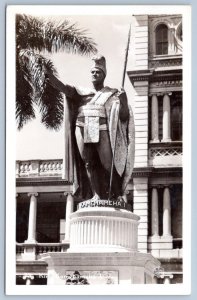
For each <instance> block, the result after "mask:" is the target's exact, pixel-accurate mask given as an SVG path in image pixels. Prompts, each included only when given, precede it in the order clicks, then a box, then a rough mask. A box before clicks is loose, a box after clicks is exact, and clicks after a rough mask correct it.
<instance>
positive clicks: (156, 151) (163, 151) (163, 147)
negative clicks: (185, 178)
mask: <svg viewBox="0 0 197 300" xmlns="http://www.w3.org/2000/svg"><path fill="white" fill-rule="evenodd" d="M182 156H183V150H182V143H181V142H171V143H154V144H149V164H150V166H151V165H152V166H159V165H163V166H164V165H165V166H168V165H169V166H171V165H174V166H181V165H182Z"/></svg>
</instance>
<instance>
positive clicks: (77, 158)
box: [47, 56, 134, 200]
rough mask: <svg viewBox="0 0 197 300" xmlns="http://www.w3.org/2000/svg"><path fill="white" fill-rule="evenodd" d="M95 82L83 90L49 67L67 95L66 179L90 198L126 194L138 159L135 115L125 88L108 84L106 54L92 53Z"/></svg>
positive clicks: (52, 79)
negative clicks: (135, 138)
mask: <svg viewBox="0 0 197 300" xmlns="http://www.w3.org/2000/svg"><path fill="white" fill-rule="evenodd" d="M92 60H93V65H92V68H91V78H92V84H93V88H92V89H89V90H87V89H86V90H80V89H78V88H77V87H73V86H70V85H67V84H63V83H62V82H61V81H60V80H59V79H57V78H56V77H55V76H54V75H53V74H50V73H47V75H48V78H49V80H50V82H51V84H52V85H53V86H54V87H56V88H57V89H59V90H60V91H61V92H63V93H64V94H65V95H66V102H65V109H66V110H65V126H66V127H65V129H68V131H67V132H66V133H67V134H66V140H65V143H66V145H65V147H66V150H67V151H66V157H65V164H66V171H67V175H66V179H67V180H68V181H70V182H73V183H74V187H75V188H74V189H75V191H74V192H75V195H76V196H78V197H79V198H80V199H81V200H86V199H91V198H93V199H95V200H96V199H109V198H110V199H117V198H118V197H122V196H123V194H124V192H125V189H126V186H127V184H128V181H129V179H130V177H131V173H132V170H133V163H134V121H133V114H132V110H131V107H130V106H129V105H128V101H127V96H126V93H125V91H124V90H121V91H118V90H117V89H113V88H109V87H107V86H106V87H105V86H104V80H105V76H106V73H107V70H106V61H105V58H104V56H95V57H93V58H92Z"/></svg>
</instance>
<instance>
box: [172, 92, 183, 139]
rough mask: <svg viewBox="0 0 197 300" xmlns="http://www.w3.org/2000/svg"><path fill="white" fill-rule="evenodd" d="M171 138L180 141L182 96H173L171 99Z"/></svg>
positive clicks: (179, 94) (178, 94) (177, 94)
mask: <svg viewBox="0 0 197 300" xmlns="http://www.w3.org/2000/svg"><path fill="white" fill-rule="evenodd" d="M171 138H172V141H182V94H181V93H176V94H173V97H172V99H171Z"/></svg>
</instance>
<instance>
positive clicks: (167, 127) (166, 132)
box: [162, 94, 171, 142]
mask: <svg viewBox="0 0 197 300" xmlns="http://www.w3.org/2000/svg"><path fill="white" fill-rule="evenodd" d="M170 141H171V119H170V97H169V96H168V95H167V94H166V95H164V97H163V139H162V142H170Z"/></svg>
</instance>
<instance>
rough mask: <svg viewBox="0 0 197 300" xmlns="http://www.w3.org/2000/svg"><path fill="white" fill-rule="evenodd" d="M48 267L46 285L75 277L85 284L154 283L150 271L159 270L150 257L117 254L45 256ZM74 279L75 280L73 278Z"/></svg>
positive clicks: (130, 253) (139, 254)
mask: <svg viewBox="0 0 197 300" xmlns="http://www.w3.org/2000/svg"><path fill="white" fill-rule="evenodd" d="M43 259H44V260H45V261H46V262H47V264H48V278H47V284H48V285H65V284H67V281H68V279H70V278H71V281H73V279H75V278H74V277H75V276H76V275H74V274H75V273H77V274H79V275H78V276H80V277H85V278H86V279H87V281H88V283H89V284H109V281H110V284H125V285H126V284H127V285H130V284H145V283H149V284H150V283H154V270H155V268H156V267H158V266H159V262H158V260H157V259H155V258H153V256H152V255H151V254H146V253H139V252H137V251H133V252H124V253H123V252H119V253H118V252H117V253H109V252H108V253H45V254H43ZM76 279H77V278H76Z"/></svg>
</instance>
